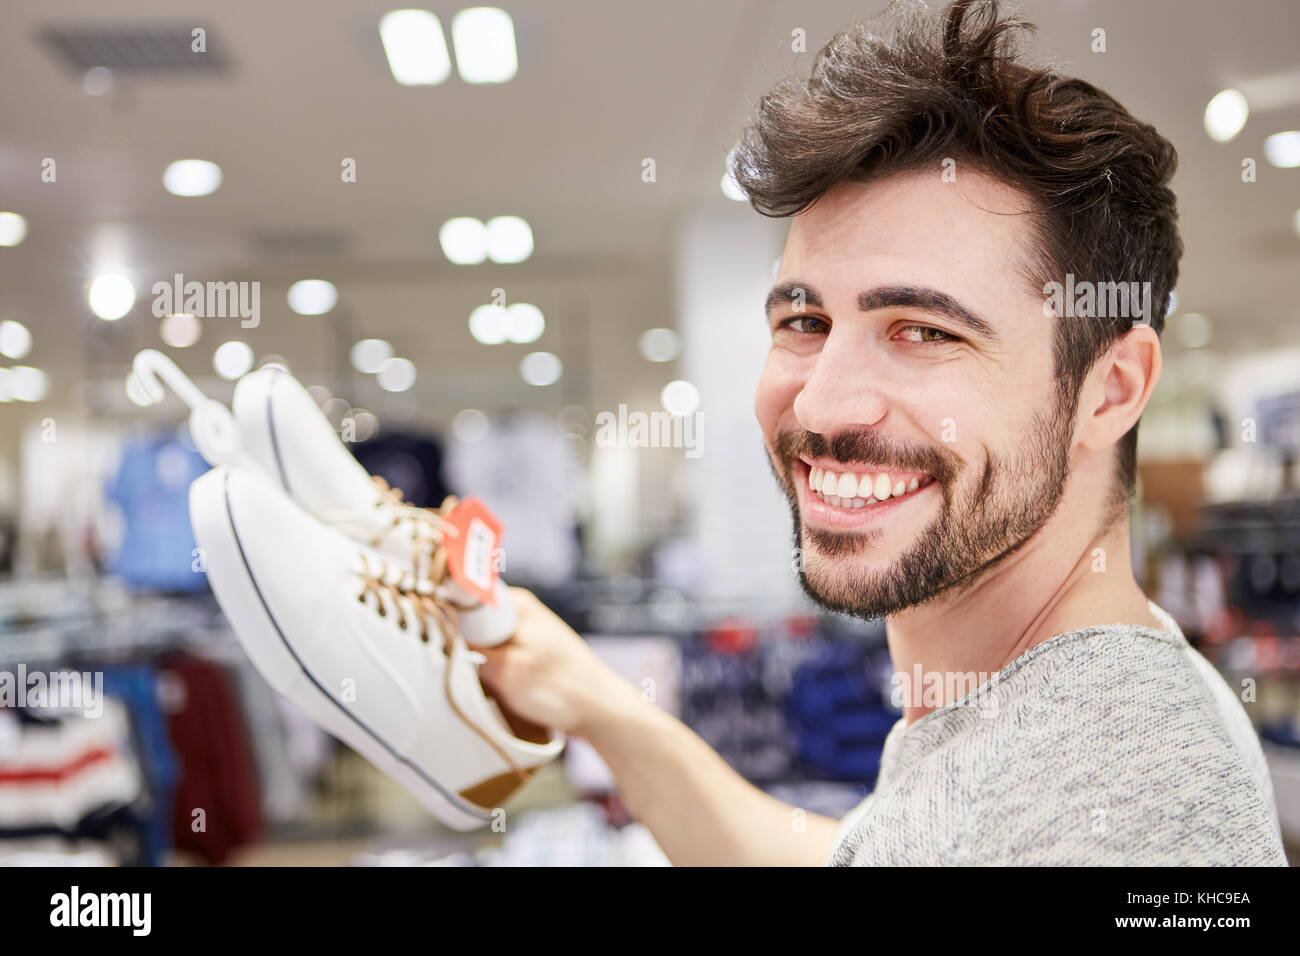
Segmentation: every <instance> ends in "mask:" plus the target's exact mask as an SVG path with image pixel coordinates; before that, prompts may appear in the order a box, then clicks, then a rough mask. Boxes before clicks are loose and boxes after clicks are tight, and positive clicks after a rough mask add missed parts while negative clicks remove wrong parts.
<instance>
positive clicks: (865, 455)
mask: <svg viewBox="0 0 1300 956" xmlns="http://www.w3.org/2000/svg"><path fill="white" fill-rule="evenodd" d="M1071 404H1072V403H1070V402H1068V401H1064V400H1058V401H1057V402H1055V403H1054V405H1055V407H1054V408H1053V409H1051V410H1050V411H1048V412H1045V413H1044V412H1039V413H1037V414H1036V415H1035V416H1034V418H1033V420H1032V421H1031V422H1030V424H1029V427H1028V429H1027V430H1026V434H1025V446H1026V447H1025V451H1024V452H1023V453H1022V454H1020V455H1017V456H1015V457H1000V456H998V455H995V454H994V453H993V452H991V451H990V452H989V455H988V460H987V461H986V462H985V465H984V468H983V471H982V473H980V474H979V475H978V477H976V476H974V475H971V476H969V477H967V478H966V480H965V481H962V482H961V483H960V485H959V484H958V482H957V480H956V479H957V477H958V476H959V474H960V473H961V470H962V466H961V463H960V461H959V460H958V459H957V458H956V457H955V456H953V455H951V454H947V453H945V452H942V451H940V450H939V449H936V448H917V447H908V446H893V445H891V444H889V443H888V442H886V441H885V440H884V439H883V438H881V437H880V436H879V435H878V434H876V433H875V432H870V431H860V432H850V433H844V434H840V435H837V436H835V437H834V438H833V439H830V440H828V439H826V438H825V437H823V436H822V435H819V434H817V433H816V432H795V431H786V432H780V433H778V434H777V436H776V439H775V441H774V447H773V453H774V455H775V461H773V462H772V465H773V473H774V474H775V475H776V478H777V481H778V482H779V483H780V485H781V488H782V490H783V491H784V492H785V495H786V498H787V499H788V500H789V503H790V514H791V517H792V519H793V522H794V544H795V547H796V548H797V549H799V550H798V554H799V555H801V556H802V560H801V561H800V562H799V583H800V585H801V586H802V587H803V589H804V593H806V594H807V595H808V596H809V598H811V599H812V600H813V601H815V602H816V603H817V604H819V605H821V606H822V607H824V608H826V609H827V610H830V611H836V612H841V613H846V614H851V615H853V616H854V617H860V618H867V619H871V618H880V617H884V616H886V615H889V614H896V613H898V612H899V611H902V610H905V609H906V608H909V607H915V606H917V605H919V604H924V603H925V602H927V601H931V600H933V599H935V598H937V597H939V596H940V595H941V594H943V593H945V592H947V591H950V590H952V589H954V588H959V587H962V586H967V585H969V584H973V583H974V582H975V581H976V580H978V579H979V577H980V575H981V573H982V572H984V571H986V570H988V569H989V568H992V567H993V566H994V565H996V564H998V563H999V562H1000V561H1002V560H1003V559H1004V558H1006V557H1007V556H1008V555H1010V554H1012V553H1014V552H1015V551H1016V550H1017V549H1018V548H1020V547H1021V545H1023V544H1024V543H1025V542H1026V541H1028V540H1029V539H1030V538H1032V537H1033V536H1034V535H1035V534H1036V533H1037V532H1038V531H1039V529H1041V528H1042V527H1043V525H1044V524H1046V523H1047V520H1048V519H1049V518H1050V517H1051V516H1052V513H1053V512H1054V511H1055V510H1056V506H1057V505H1058V504H1059V503H1060V500H1061V496H1062V495H1063V494H1064V492H1065V480H1066V477H1067V475H1068V473H1069V457H1070V452H1069V446H1070V436H1071V431H1072V426H1073V414H1072V413H1071V409H1070V405H1071ZM800 455H803V456H805V457H810V458H820V459H823V460H826V459H833V460H835V461H839V462H842V463H844V464H845V465H846V466H847V467H846V469H845V470H852V467H853V465H854V464H855V463H861V462H868V463H870V464H871V465H873V466H876V467H878V468H879V469H880V470H890V469H891V468H893V469H895V470H899V471H919V472H924V473H925V474H928V475H930V476H931V477H932V478H933V479H934V483H935V485H936V486H937V487H938V489H939V490H940V492H941V493H942V495H943V508H942V510H941V511H940V513H939V516H938V517H937V518H935V520H934V521H933V522H931V523H930V525H929V526H928V527H926V528H925V529H924V530H923V531H922V532H921V534H920V535H919V536H918V538H917V539H916V541H915V542H914V543H913V544H912V545H911V546H910V547H908V548H907V549H906V550H905V551H904V552H903V553H902V554H901V555H899V556H898V557H897V558H895V559H894V561H893V562H892V563H891V564H890V565H889V566H888V567H887V568H884V569H883V570H871V571H868V570H862V571H856V572H855V571H854V569H852V568H851V567H850V566H847V562H840V561H833V562H832V561H827V560H824V559H838V558H845V557H849V556H852V555H855V554H860V553H862V552H864V551H867V550H868V549H869V548H870V547H871V546H872V544H873V543H874V542H875V541H876V540H877V539H879V538H880V536H881V534H882V532H880V531H879V530H864V531H861V532H853V531H828V530H826V529H823V528H811V527H805V526H803V523H802V521H801V520H800V518H799V489H796V487H795V482H794V478H793V466H792V464H791V463H792V462H793V461H794V460H795V458H797V457H798V456H800ZM769 458H771V456H769ZM868 507H871V506H870V505H868ZM817 564H823V565H830V566H829V567H827V568H825V569H820V570H819V569H818V568H817V567H816V565H817ZM836 565H841V566H840V567H836ZM810 566H812V567H813V570H812V572H811V573H810V572H809V570H808V568H809V567H810Z"/></svg>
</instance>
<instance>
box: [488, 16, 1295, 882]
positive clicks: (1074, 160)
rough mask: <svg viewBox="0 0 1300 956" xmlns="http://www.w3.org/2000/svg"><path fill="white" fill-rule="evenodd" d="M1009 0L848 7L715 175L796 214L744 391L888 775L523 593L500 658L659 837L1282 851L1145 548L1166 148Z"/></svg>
mask: <svg viewBox="0 0 1300 956" xmlns="http://www.w3.org/2000/svg"><path fill="white" fill-rule="evenodd" d="M1025 26H1026V25H1025V24H1023V23H1022V22H1021V21H1019V20H1017V19H1015V18H1014V17H1007V16H1004V15H1003V14H1002V13H1001V12H1000V11H999V10H998V8H997V5H996V3H995V2H964V0H959V2H957V3H954V4H953V5H952V7H951V8H949V10H947V11H946V12H945V13H944V14H943V15H942V16H941V17H940V18H935V17H934V16H932V15H930V14H928V13H926V12H914V11H908V12H905V13H904V14H903V15H901V16H900V17H899V21H898V25H897V27H896V30H895V32H894V34H893V35H892V37H891V38H889V39H883V38H881V37H878V36H876V35H874V34H872V33H871V32H869V31H868V29H867V27H865V26H862V25H859V26H854V27H850V28H848V29H847V30H845V31H843V32H842V33H841V34H839V35H838V36H836V37H835V38H834V39H832V40H831V42H830V44H829V45H828V46H827V47H826V48H825V49H824V50H823V51H822V52H821V53H820V54H819V56H818V58H817V61H816V63H815V65H814V67H813V71H812V77H811V79H810V80H809V81H807V82H806V83H795V82H787V83H784V84H782V85H780V86H778V87H777V88H776V89H775V90H773V91H772V92H770V93H769V94H768V95H767V96H765V97H764V98H763V100H762V101H761V103H760V105H759V107H758V110H757V114H756V116H755V118H754V120H753V122H752V124H751V126H750V127H749V128H748V129H747V130H746V132H745V136H744V138H743V140H742V144H741V147H740V148H739V149H738V151H737V153H736V158H735V161H734V167H733V172H734V174H735V176H736V179H737V181H738V182H739V183H740V184H741V186H742V188H744V189H745V190H746V192H747V194H748V195H749V197H750V199H751V201H752V202H753V204H754V206H755V207H756V208H757V209H758V210H759V211H761V212H764V213H766V214H769V215H782V216H784V215H793V220H792V223H791V226H790V230H789V234H788V238H787V241H786V245H785V251H784V255H783V257H782V260H781V266H780V274H779V276H778V278H777V281H776V284H775V286H774V288H773V290H772V292H771V295H770V296H769V297H768V302H767V310H768V319H769V325H770V329H771V337H772V345H771V351H770V353H769V356H768V360H767V365H766V368H765V370H764V373H763V376H762V379H761V382H760V384H759V387H758V392H757V395H756V398H755V410H756V412H757V415H758V419H759V421H760V423H761V425H762V429H763V433H764V436H765V439H766V445H767V450H768V453H769V456H770V458H771V463H772V466H773V469H774V472H775V474H776V477H777V479H778V481H779V482H780V484H781V487H782V488H783V489H784V490H785V493H786V495H787V496H788V498H789V500H790V506H791V511H792V513H793V516H794V524H795V536H796V544H797V546H798V547H799V549H800V552H799V553H800V554H801V555H802V562H803V570H802V572H801V574H800V579H801V581H802V583H803V586H804V588H805V590H806V591H807V593H808V594H809V595H810V596H811V597H812V598H813V599H814V600H815V601H817V602H818V603H820V604H821V605H823V606H825V607H827V608H830V609H833V610H836V611H842V612H845V613H849V614H853V615H857V616H860V617H879V616H885V617H886V622H887V633H888V641H889V648H890V653H891V656H892V658H893V663H894V667H895V670H896V672H897V673H898V675H899V678H900V681H899V686H900V690H901V691H902V694H903V698H904V699H903V717H902V719H901V720H900V721H899V723H898V724H897V725H896V726H895V728H894V730H893V731H892V732H891V734H890V735H889V739H888V741H887V742H886V744H885V752H884V756H883V761H882V769H881V774H880V777H879V780H878V781H877V785H876V790H875V792H874V793H873V794H872V795H871V796H870V797H869V798H868V799H867V800H866V801H865V802H864V803H863V805H862V806H861V807H859V808H858V809H857V810H855V811H854V812H853V813H851V814H850V815H849V816H848V817H846V818H845V820H844V821H841V822H839V823H837V822H836V821H834V820H831V819H827V818H822V817H812V816H810V817H808V818H807V820H806V825H804V826H803V827H798V826H795V825H794V821H795V820H796V819H797V817H796V816H795V815H794V814H792V808H790V807H788V806H785V805H783V804H781V803H780V802H779V801H777V800H775V799H772V798H770V797H768V796H766V795H764V794H763V793H761V792H759V791H758V790H757V789H755V788H753V787H751V786H750V785H749V784H747V783H746V782H744V781H743V780H741V779H740V778H739V777H738V776H737V775H736V774H735V773H733V772H732V771H731V770H730V769H729V768H728V767H727V766H726V765H725V764H724V763H723V761H722V760H721V759H720V758H719V757H718V756H717V755H716V754H714V753H713V752H712V751H711V750H709V748H708V747H707V746H706V745H705V744H704V743H703V742H702V741H701V740H700V739H699V738H698V737H696V736H695V735H694V734H693V733H691V732H690V731H689V730H688V729H686V728H685V727H684V726H682V725H681V724H680V723H678V722H677V721H676V720H674V719H673V718H671V717H670V716H668V715H666V714H664V713H662V712H661V711H659V710H658V709H657V708H655V707H654V706H653V705H651V704H648V703H645V702H643V701H642V700H641V698H640V696H639V694H637V692H636V691H635V689H634V688H632V687H631V686H630V685H629V684H627V683H626V682H625V681H623V680H622V679H621V678H618V677H616V676H615V675H613V674H612V673H611V672H610V671H609V669H608V668H606V667H605V666H604V665H603V664H602V663H601V662H600V661H599V660H598V659H596V658H595V657H594V655H593V654H591V653H590V652H589V651H588V649H587V648H586V646H585V645H584V644H583V643H582V641H581V640H580V638H578V637H577V635H575V634H573V633H572V632H571V631H569V630H568V629H567V628H566V627H565V626H564V625H563V624H562V623H560V622H559V621H558V619H556V618H555V617H554V616H553V615H552V614H551V613H550V612H549V611H548V610H546V609H545V608H544V607H542V606H541V605H540V604H539V603H538V602H537V601H536V600H535V599H534V598H532V596H531V595H529V594H527V593H526V592H519V593H518V595H517V596H518V600H519V603H520V608H521V624H520V628H519V631H518V634H517V636H516V638H515V640H514V641H513V642H511V643H510V644H507V645H505V646H503V647H501V648H498V649H494V650H489V651H487V652H486V653H487V656H488V657H489V663H488V665H487V666H486V667H485V668H484V670H483V677H484V679H485V681H487V682H488V683H489V684H491V685H492V686H493V687H494V688H495V689H496V690H497V691H498V692H499V693H500V694H501V696H502V697H503V698H504V699H506V700H508V701H509V702H510V704H511V705H512V706H513V707H514V708H515V709H516V710H518V711H519V712H521V713H523V714H525V715H526V716H528V717H531V718H533V719H535V720H538V721H541V722H545V723H548V724H551V725H553V726H556V727H559V728H561V729H564V730H567V731H569V732H570V733H573V734H576V735H578V736H581V737H584V738H586V739H587V740H589V741H590V742H591V743H592V744H593V745H594V746H595V747H596V749H597V750H598V751H599V752H600V753H601V754H602V755H603V756H604V758H605V759H606V761H607V762H608V763H609V765H610V767H611V769H612V770H613V772H614V775H615V778H616V780H617V782H618V784H619V787H620V789H621V792H622V794H623V796H624V798H625V800H626V801H627V803H628V805H629V807H630V808H631V810H632V811H633V812H634V813H635V814H636V815H637V816H638V817H639V818H640V819H641V820H642V821H643V822H644V823H645V824H646V825H647V826H649V828H650V830H651V831H652V832H653V833H654V835H655V837H656V838H657V839H658V840H659V842H660V844H661V846H662V847H663V849H664V850H665V852H666V853H667V854H668V856H669V858H670V859H671V860H673V861H674V862H676V863H701V864H824V863H826V862H828V861H829V862H832V863H836V864H1283V863H1285V857H1284V854H1283V851H1282V848H1281V841H1280V837H1279V833H1278V823H1277V815H1276V809H1275V807H1274V803H1273V795H1272V787H1271V783H1270V780H1269V777H1268V772H1267V769H1266V766H1265V763H1264V760H1263V757H1262V754H1261V752H1260V748H1259V745H1258V742H1257V740H1256V738H1255V736H1254V734H1253V732H1252V729H1251V726H1250V723H1249V720H1248V718H1247V717H1246V715H1245V712H1244V709H1243V708H1242V706H1241V704H1240V703H1239V702H1238V701H1237V699H1236V698H1235V697H1234V695H1233V693H1232V691H1231V690H1230V689H1229V688H1228V686H1227V685H1226V684H1225V683H1224V681H1223V680H1222V678H1220V677H1219V676H1218V675H1217V674H1216V673H1215V672H1214V671H1213V669H1212V668H1211V667H1210V666H1209V665H1208V664H1207V663H1206V661H1205V660H1204V659H1203V658H1202V657H1201V656H1200V655H1199V654H1197V653H1196V651H1195V650H1193V649H1192V648H1190V647H1189V646H1188V644H1187V642H1186V640H1185V639H1184V638H1183V636H1182V635H1181V634H1180V633H1179V632H1178V629H1177V626H1176V625H1175V624H1174V623H1173V621H1172V620H1171V619H1170V618H1168V616H1167V615H1165V614H1164V612H1163V611H1161V610H1160V609H1159V608H1157V607H1156V606H1155V605H1154V604H1151V603H1150V602H1148V600H1147V599H1146V597H1145V596H1144V595H1143V593H1142V592H1141V590H1140V589H1139V588H1138V586H1137V584H1136V582H1135V581H1134V578H1133V572H1132V568H1131V566H1130V559H1129V553H1130V551H1129V527H1128V501H1129V499H1130V497H1131V495H1132V492H1133V486H1134V472H1135V457H1136V441H1137V424H1138V419H1139V417H1140V415H1141V413H1142V410H1143V408H1144V407H1145V406H1146V403H1147V401H1148V399H1149V398H1150V396H1151V392H1152V390H1153V389H1154V388H1155V385H1156V382H1157V381H1158V379H1159V376H1160V367H1161V358H1160V345H1159V339H1158V333H1159V331H1160V329H1161V327H1162V326H1163V324H1164V315H1165V311H1166V304H1167V302H1168V300H1169V296H1170V293H1171V291H1172V289H1173V286H1174V282H1175V280H1176V278H1177V272H1178V259H1179V256H1180V254H1181V242H1180V240H1179V238H1178V232H1177V225H1176V212H1175V203H1174V196H1173V193H1172V192H1171V191H1170V189H1169V186H1168V183H1169V180H1170V178H1171V177H1172V174H1173V171H1174V167H1175V164H1176V156H1175V153H1174V150H1173V147H1172V146H1171V145H1170V144H1169V143H1168V142H1167V141H1166V140H1164V139H1163V138H1162V137H1161V136H1160V135H1159V134H1158V133H1157V132H1156V131H1155V130H1154V129H1153V128H1152V127H1150V126H1148V125H1146V124H1143V123H1140V122H1138V121H1137V120H1135V119H1134V118H1133V117H1132V116H1130V115H1129V114H1128V112H1127V111H1125V110H1124V108H1123V107H1121V106H1120V105H1119V104H1118V103H1117V102H1115V101H1114V100H1113V99H1111V98H1110V97H1109V96H1107V95H1106V94H1104V93H1102V92H1100V91H1098V90H1096V89H1095V88H1093V87H1091V86H1090V85H1088V84H1086V83H1084V82H1082V81H1079V80H1073V79H1066V78H1060V77H1057V76H1054V75H1052V74H1050V73H1047V72H1040V71H1036V70H1034V69H1031V68H1029V67H1027V66H1025V65H1022V64H1021V63H1019V62H1018V61H1017V60H1016V58H1015V50H1014V48H1013V42H1014V38H1015V34H1016V32H1017V31H1018V30H1020V29H1023V28H1025Z"/></svg>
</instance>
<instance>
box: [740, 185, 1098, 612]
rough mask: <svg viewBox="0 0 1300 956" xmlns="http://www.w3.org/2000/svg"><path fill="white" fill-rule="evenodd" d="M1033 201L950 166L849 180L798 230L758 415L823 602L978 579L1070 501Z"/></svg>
mask: <svg viewBox="0 0 1300 956" xmlns="http://www.w3.org/2000/svg"><path fill="white" fill-rule="evenodd" d="M1027 208H1028V202H1027V200H1026V199H1025V198H1024V197H1023V196H1021V195H1020V194H1019V193H1017V192H1015V191H1014V190H1012V189H1010V188H1008V187H1006V186H1004V185H1001V184H999V183H997V182H995V181H993V180H991V179H988V178H986V177H983V176H980V175H978V174H976V173H973V172H966V173H964V174H959V176H958V182H955V183H945V182H942V181H941V180H940V177H939V175H938V173H937V172H936V173H934V174H933V175H931V174H928V173H927V174H920V175H915V176H895V177H891V178H889V179H887V180H883V181H880V182H875V183H871V184H859V183H843V184H841V185H839V186H837V187H835V188H834V189H833V190H831V191H830V192H829V193H827V194H826V195H825V196H824V197H823V198H822V199H821V200H820V201H819V202H818V203H816V204H815V205H814V206H813V207H812V208H811V209H810V210H808V211H806V212H804V213H802V214H800V215H799V216H796V217H795V219H794V221H793V223H792V224H791V228H790V232H789V236H788V238H787V240H786V245H785V252H784V254H783V256H782V259H781V271H780V275H779V276H778V277H777V280H776V283H775V285H774V288H773V292H772V295H771V296H770V298H769V310H768V311H769V324H770V326H771V332H772V347H771V351H770V352H769V353H768V358H767V364H766V366H765V367H764V371H763V376H762V378H761V380H760V382H759V386H758V391H757V394H756V395H755V410H756V412H757V414H758V419H759V423H760V424H761V426H762V428H763V434H764V438H765V441H766V444H767V450H768V454H769V456H770V457H771V460H772V465H773V468H774V471H775V474H776V476H777V478H778V480H779V481H780V483H781V485H782V487H783V488H784V490H785V492H786V495H787V497H788V498H789V500H790V507H791V512H792V514H793V517H794V524H795V539H796V542H795V543H796V546H797V547H798V548H800V555H801V562H802V571H801V573H800V580H801V582H802V584H803V586H804V589H805V590H806V591H807V592H808V594H809V596H810V597H812V598H813V599H814V600H816V601H817V602H818V603H820V604H822V605H823V606H826V607H828V608H831V609H833V610H838V611H846V612H849V613H853V614H856V615H858V616H861V617H880V616H884V615H887V614H893V613H897V612H898V611H901V610H903V609H904V608H907V607H911V606H913V605H916V604H920V603H922V602H924V601H926V600H929V599H930V598H933V597H936V596H937V595H939V594H941V593H943V592H944V591H946V590H948V589H950V588H953V587H954V586H959V585H966V584H970V583H973V582H974V581H975V580H976V579H977V578H978V576H979V573H980V572H981V571H983V570H984V569H986V568H988V567H990V566H991V565H993V564H994V563H996V562H997V561H999V560H1001V559H1002V558H1003V557H1005V556H1006V555H1008V554H1009V553H1011V552H1012V551H1014V550H1015V549H1016V548H1017V547H1019V546H1020V545H1021V544H1023V543H1024V542H1025V541H1026V540H1028V539H1029V538H1030V537H1031V536H1032V535H1033V534H1034V533H1035V532H1037V531H1038V530H1039V529H1040V528H1041V527H1042V526H1043V524H1044V523H1045V522H1046V521H1047V519H1048V518H1049V517H1050V516H1051V514H1052V512H1053V511H1054V510H1055V508H1056V505H1057V503H1058V502H1059V501H1060V498H1061V495H1062V492H1063V491H1064V486H1065V479H1066V476H1067V474H1068V472H1069V463H1070V445H1071V438H1072V433H1073V420H1074V415H1073V412H1074V409H1073V408H1063V407H1062V406H1061V403H1060V402H1059V400H1058V394H1059V393H1058V387H1057V382H1056V380H1055V377H1054V375H1053V356H1052V338H1053V333H1054V329H1053V321H1054V320H1052V319H1050V318H1047V317H1045V316H1044V314H1043V297H1042V295H1038V294H1035V290H1034V289H1033V288H1032V287H1031V286H1030V284H1029V282H1028V280H1027V279H1026V278H1025V275H1024V271H1023V270H1022V268H1021V264H1023V263H1028V262H1029V256H1030V254H1031V253H1030V247H1029V243H1028V239H1027V237H1028V233H1029V229H1030V220H1029V216H1028V215H1027V214H1025V213H1026V210H1027Z"/></svg>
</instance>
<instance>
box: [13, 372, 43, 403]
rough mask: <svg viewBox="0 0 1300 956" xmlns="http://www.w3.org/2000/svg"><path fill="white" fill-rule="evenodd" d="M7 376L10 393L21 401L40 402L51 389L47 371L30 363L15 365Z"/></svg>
mask: <svg viewBox="0 0 1300 956" xmlns="http://www.w3.org/2000/svg"><path fill="white" fill-rule="evenodd" d="M6 378H7V379H8V381H7V382H6V385H7V387H8V390H9V395H10V396H11V397H12V398H14V399H15V400H17V401H20V402H39V401H40V400H41V399H43V398H44V397H45V395H46V393H47V392H48V391H49V387H50V383H49V379H48V378H47V377H46V375H45V373H44V372H42V371H41V370H40V369H38V368H32V367H31V366H30V365H15V366H14V367H13V368H11V369H9V374H8V375H7V376H6Z"/></svg>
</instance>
